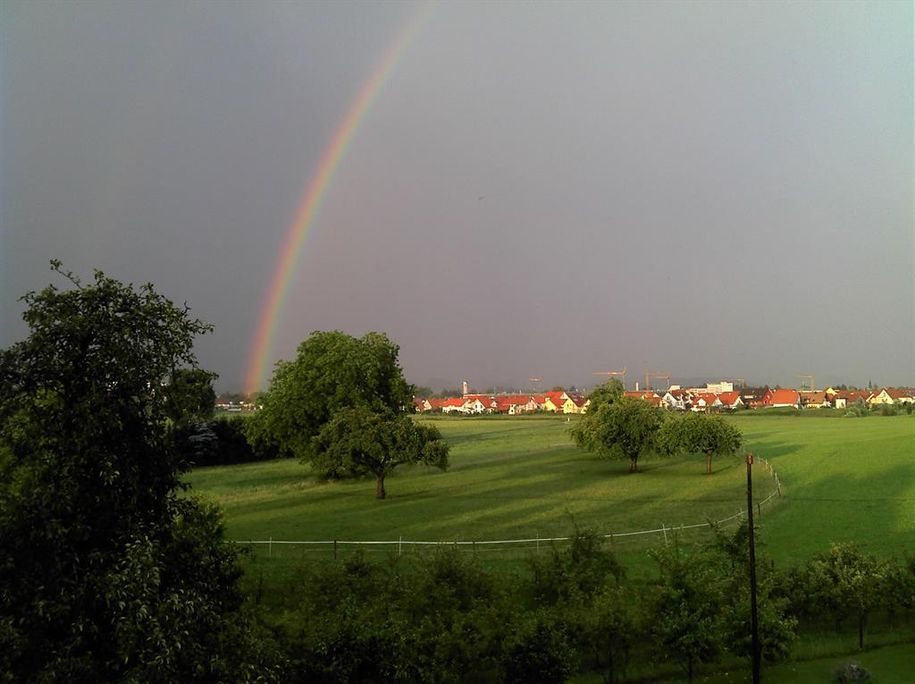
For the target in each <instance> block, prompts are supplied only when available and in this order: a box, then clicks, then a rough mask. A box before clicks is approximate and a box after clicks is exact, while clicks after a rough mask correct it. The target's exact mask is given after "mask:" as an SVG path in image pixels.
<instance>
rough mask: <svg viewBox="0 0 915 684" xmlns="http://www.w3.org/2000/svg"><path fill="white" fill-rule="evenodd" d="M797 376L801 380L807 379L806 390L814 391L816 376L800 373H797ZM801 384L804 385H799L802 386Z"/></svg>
mask: <svg viewBox="0 0 915 684" xmlns="http://www.w3.org/2000/svg"><path fill="white" fill-rule="evenodd" d="M797 377H799V378H800V379H801V380H806V381H807V383H806V384H807V389H808V390H810V391H811V392H812V391H814V390H816V388H817V383H816V378H815V377H814V376H813V375H800V374H798V376H797ZM803 386H804V385H801V387H803Z"/></svg>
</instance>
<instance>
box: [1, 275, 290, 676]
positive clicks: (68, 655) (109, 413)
mask: <svg viewBox="0 0 915 684" xmlns="http://www.w3.org/2000/svg"><path fill="white" fill-rule="evenodd" d="M52 268H53V270H55V271H56V272H58V273H60V274H62V275H64V276H65V277H67V278H68V279H69V281H70V282H69V283H68V285H69V288H68V289H66V290H64V291H61V290H58V289H57V288H56V287H54V286H53V285H52V286H49V287H48V288H46V289H44V290H42V291H41V292H32V293H29V294H27V295H25V297H23V300H24V302H25V304H26V307H27V308H26V311H25V313H24V314H23V318H24V319H25V322H26V323H27V325H28V327H29V330H30V334H29V336H28V338H27V339H25V340H24V341H22V342H19V343H17V344H15V345H13V346H12V347H10V348H9V349H6V350H3V351H2V352H0V587H2V590H0V672H3V673H5V674H6V675H7V676H8V677H9V678H10V679H11V680H18V681H74V680H75V681H88V680H93V679H94V680H99V681H113V680H128V681H145V680H149V679H157V680H160V681H162V680H171V681H201V680H203V681H213V680H220V679H227V678H233V679H246V678H249V677H253V676H254V673H256V672H259V671H263V672H264V673H265V674H266V676H267V677H270V675H271V672H273V670H271V666H270V665H269V662H268V661H269V658H267V659H266V660H265V659H262V658H261V656H262V655H264V654H263V653H262V650H261V647H260V646H258V645H257V640H255V639H253V638H252V637H251V633H250V631H249V630H248V628H247V627H246V624H247V623H246V621H245V620H244V619H243V618H242V616H241V615H240V614H239V609H240V607H241V604H242V595H241V593H240V591H239V589H238V586H237V579H238V577H239V574H240V571H239V569H238V565H237V562H236V555H237V552H236V551H235V550H234V549H233V548H232V547H231V545H229V544H227V543H226V542H224V540H223V538H222V526H221V522H220V520H219V517H218V515H217V514H216V513H215V512H214V511H212V510H209V509H207V508H204V507H201V506H200V505H198V504H197V503H195V502H194V501H193V500H191V499H188V498H187V497H181V496H178V494H177V490H178V489H179V486H180V482H179V475H180V472H181V470H182V464H181V461H180V458H179V457H178V455H177V454H176V450H175V447H174V441H173V439H172V435H171V432H170V421H169V419H168V407H167V402H166V399H165V394H164V393H163V392H162V391H161V387H162V382H163V381H164V380H165V379H167V378H169V377H170V376H171V375H172V374H173V373H174V372H175V370H176V369H177V368H180V367H194V364H195V358H194V354H193V349H192V345H193V340H194V338H195V336H197V335H199V334H202V333H205V332H207V331H208V330H209V329H210V327H209V326H208V325H206V324H204V323H202V322H201V321H199V320H196V319H193V318H191V317H190V316H189V314H188V310H187V309H186V308H179V307H176V306H174V305H173V304H172V303H171V302H170V301H168V300H167V299H166V298H164V297H162V296H161V295H159V294H158V293H157V292H156V291H155V290H154V288H153V287H152V286H151V285H144V286H142V287H140V288H138V289H135V288H134V287H132V286H129V285H123V284H122V283H120V282H118V281H116V280H113V279H111V278H108V277H106V276H105V275H104V274H102V273H101V272H96V274H95V278H94V281H93V282H92V283H88V284H83V283H81V282H80V281H79V279H77V278H76V277H75V276H73V275H72V274H69V273H63V272H62V271H61V269H60V264H59V262H52ZM264 657H265V658H266V656H264ZM274 673H275V672H274Z"/></svg>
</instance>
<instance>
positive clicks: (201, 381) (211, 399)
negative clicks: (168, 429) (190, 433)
mask: <svg viewBox="0 0 915 684" xmlns="http://www.w3.org/2000/svg"><path fill="white" fill-rule="evenodd" d="M215 378H216V375H215V374H214V373H208V372H207V371H205V370H202V369H200V368H178V369H176V370H175V371H174V372H172V374H171V377H170V379H169V382H168V384H167V385H166V386H165V387H164V388H163V390H162V391H163V393H164V396H165V410H166V415H168V417H169V418H170V419H171V420H172V421H173V422H174V423H175V424H176V425H183V424H187V423H189V422H198V421H204V420H209V419H210V418H212V417H213V412H214V411H215V409H216V392H215V391H214V390H213V380H214V379H215Z"/></svg>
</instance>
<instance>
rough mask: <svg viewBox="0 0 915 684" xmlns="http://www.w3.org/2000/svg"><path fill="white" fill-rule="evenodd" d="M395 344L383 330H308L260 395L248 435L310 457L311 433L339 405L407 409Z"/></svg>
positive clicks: (289, 453)
mask: <svg viewBox="0 0 915 684" xmlns="http://www.w3.org/2000/svg"><path fill="white" fill-rule="evenodd" d="M399 349H400V348H399V347H398V346H397V345H396V344H395V343H394V342H392V341H391V340H390V339H388V337H387V335H385V334H383V333H377V332H371V333H368V334H367V335H365V336H363V337H361V338H355V337H352V336H351V335H347V334H346V333H342V332H340V331H337V330H334V331H318V332H314V333H312V334H311V336H310V337H309V338H308V339H307V340H305V341H304V342H302V343H301V344H300V345H299V348H298V352H297V354H296V358H295V359H294V360H293V361H280V362H279V363H278V364H277V366H276V370H275V371H274V373H273V378H272V380H271V381H270V387H269V389H268V391H267V392H266V393H265V394H264V395H263V396H262V397H261V401H260V404H261V405H262V407H263V408H261V409H260V410H259V411H257V412H256V413H255V414H254V415H253V416H252V417H251V419H250V420H249V421H248V436H249V438H250V439H251V440H252V441H253V442H254V443H255V444H256V445H258V446H260V445H265V444H275V445H276V446H278V447H279V448H280V450H281V451H282V452H284V453H285V454H286V455H287V456H296V457H298V458H302V459H305V460H308V461H311V460H313V457H315V456H316V453H315V451H314V449H313V446H314V444H313V443H312V439H313V438H314V437H315V436H316V435H317V434H318V432H320V431H321V428H322V427H324V425H325V423H327V422H328V421H329V420H330V419H331V418H332V417H333V416H334V414H335V413H336V412H337V411H339V410H341V409H345V408H356V407H361V408H366V409H369V410H371V411H385V410H387V411H393V412H403V411H405V410H406V408H407V407H408V406H410V404H411V401H412V391H411V387H410V385H408V384H407V381H406V380H405V379H404V377H403V371H402V370H401V368H400V365H399V363H398V361H397V354H398V351H399Z"/></svg>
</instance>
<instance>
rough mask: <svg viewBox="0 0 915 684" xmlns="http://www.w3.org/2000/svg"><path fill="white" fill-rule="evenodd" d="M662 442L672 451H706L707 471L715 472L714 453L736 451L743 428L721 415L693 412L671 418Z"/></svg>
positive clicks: (667, 423) (740, 442) (707, 472)
mask: <svg viewBox="0 0 915 684" xmlns="http://www.w3.org/2000/svg"><path fill="white" fill-rule="evenodd" d="M659 442H660V444H661V445H662V447H663V450H664V451H666V452H667V453H670V454H674V453H687V454H695V453H702V454H705V472H706V474H707V475H711V473H712V456H724V455H726V454H733V453H735V452H736V451H737V450H738V449H740V446H741V444H742V442H743V438H742V435H741V432H740V430H739V429H737V428H736V427H735V426H733V425H731V424H730V423H729V422H728V421H726V420H725V419H724V418H722V417H721V416H712V415H708V414H705V413H690V414H688V415H686V416H684V417H682V418H676V419H673V420H669V421H667V422H666V423H665V425H664V427H663V428H662V429H661V433H660V435H659Z"/></svg>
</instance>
